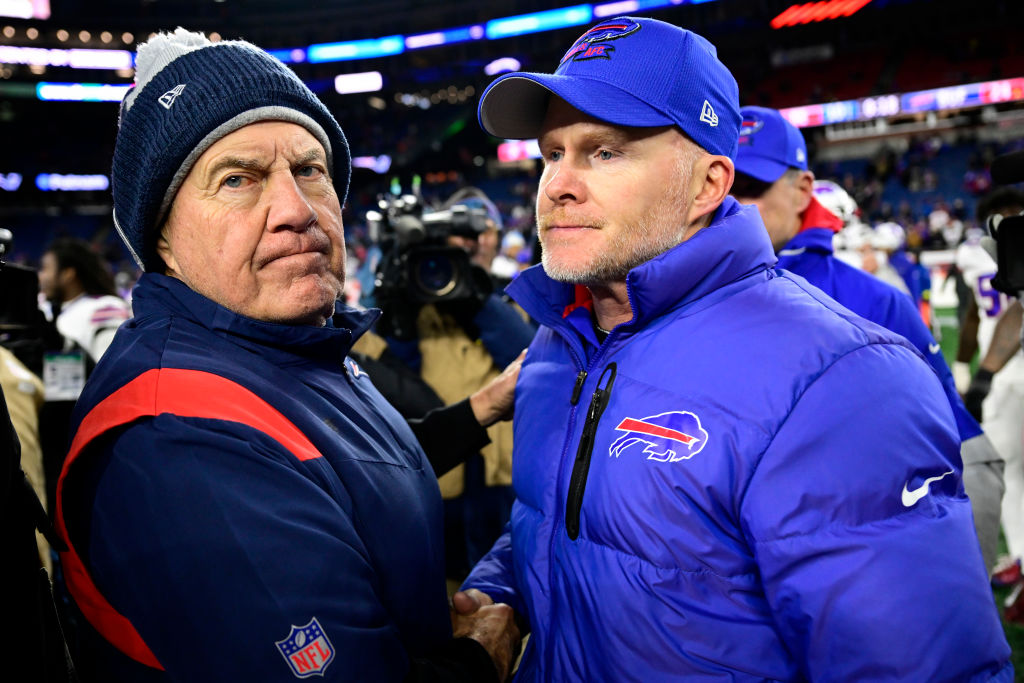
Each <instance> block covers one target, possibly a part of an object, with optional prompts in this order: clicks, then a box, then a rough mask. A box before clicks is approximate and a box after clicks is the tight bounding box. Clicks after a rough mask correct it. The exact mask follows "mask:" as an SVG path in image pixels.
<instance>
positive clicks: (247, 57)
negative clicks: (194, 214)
mask: <svg viewBox="0 0 1024 683" xmlns="http://www.w3.org/2000/svg"><path fill="white" fill-rule="evenodd" d="M258 121H289V122H291V123H296V124H298V125H300V126H302V127H304V128H306V129H307V130H308V131H309V132H310V133H311V134H312V135H313V136H314V137H316V139H317V140H318V141H319V142H320V144H322V145H323V147H324V151H325V152H326V153H327V163H328V167H329V171H330V173H331V178H332V179H333V182H334V187H335V190H336V191H337V193H338V199H339V201H340V202H341V203H342V204H344V202H345V197H346V195H347V193H348V183H349V178H350V175H351V159H350V156H349V149H348V142H347V140H346V139H345V134H344V133H343V132H342V130H341V127H340V126H339V125H338V122H337V121H335V119H334V117H333V116H331V113H330V112H329V111H328V110H327V108H326V107H325V106H324V105H323V103H322V102H320V100H319V99H317V97H316V96H315V95H314V94H313V93H312V92H311V91H310V90H309V88H307V87H306V85H305V84H304V83H303V82H302V81H301V80H299V78H298V76H296V75H295V73H294V72H292V71H291V70H290V69H289V68H288V67H286V66H285V65H284V64H282V63H281V62H280V61H279V60H277V59H275V58H274V57H271V56H270V55H269V54H267V53H266V52H264V51H263V50H261V49H259V48H258V47H256V46H255V45H252V44H251V43H247V42H244V41H225V42H220V43H212V42H210V41H209V40H208V39H207V38H206V36H204V35H202V34H201V33H193V32H190V31H186V30H185V29H182V28H178V29H177V30H175V31H174V32H173V33H162V34H159V35H157V36H155V37H153V38H152V39H151V40H149V41H148V42H146V43H144V44H142V45H140V46H139V51H138V56H137V60H136V76H135V87H134V88H132V89H131V90H130V91H129V92H128V94H127V95H126V96H125V98H124V100H123V101H122V103H121V115H120V120H119V122H118V132H117V142H116V144H115V147H114V162H113V170H112V173H111V177H112V190H113V195H114V225H115V226H116V227H117V230H118V232H119V233H120V235H121V238H122V239H123V240H124V242H125V244H126V245H127V246H128V249H129V250H130V251H131V252H132V256H133V257H134V258H135V260H136V261H137V262H138V264H139V266H140V267H141V268H142V269H143V270H161V269H162V268H163V265H162V261H161V260H160V257H159V256H158V255H157V253H156V241H157V237H158V235H159V230H160V227H161V224H162V223H163V221H164V219H165V218H166V216H167V212H168V211H169V209H170V206H171V203H172V202H173V201H174V196H175V195H176V194H177V192H178V189H179V188H180V187H181V183H182V182H183V181H184V179H185V177H186V176H187V175H188V173H189V171H190V170H191V169H192V166H193V165H194V164H195V162H196V160H197V159H198V158H199V157H200V156H201V155H202V154H203V152H205V151H206V150H207V149H209V147H210V146H211V145H212V144H214V143H215V142H216V141H217V140H220V139H221V138H223V137H224V136H225V135H228V134H229V133H232V132H234V131H236V130H238V129H239V128H241V127H242V126H245V125H248V124H250V123H256V122H258Z"/></svg>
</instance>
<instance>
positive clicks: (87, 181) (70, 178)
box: [36, 173, 110, 192]
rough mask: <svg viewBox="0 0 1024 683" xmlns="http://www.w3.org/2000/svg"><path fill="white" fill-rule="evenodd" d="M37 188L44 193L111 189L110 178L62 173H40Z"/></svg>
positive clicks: (37, 177)
mask: <svg viewBox="0 0 1024 683" xmlns="http://www.w3.org/2000/svg"><path fill="white" fill-rule="evenodd" d="M36 187H38V188H39V189H40V190H42V191H43V192H54V191H61V192H82V191H89V190H106V189H108V188H109V187H110V178H108V177H107V176H105V175H100V174H96V175H76V174H67V175H62V174H60V173H40V174H39V175H37V176H36Z"/></svg>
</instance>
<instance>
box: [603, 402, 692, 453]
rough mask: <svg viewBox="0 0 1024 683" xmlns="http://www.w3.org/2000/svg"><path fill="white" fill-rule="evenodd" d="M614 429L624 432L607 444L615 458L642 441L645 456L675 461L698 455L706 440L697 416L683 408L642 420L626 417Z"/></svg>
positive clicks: (639, 444) (609, 451)
mask: <svg viewBox="0 0 1024 683" xmlns="http://www.w3.org/2000/svg"><path fill="white" fill-rule="evenodd" d="M615 429H616V430H617V431H620V432H625V433H624V434H623V435H622V436H620V437H619V438H617V439H616V440H615V441H614V442H612V445H611V446H609V447H608V455H609V456H614V457H616V458H617V457H619V456H620V455H622V453H623V452H624V451H627V450H630V449H632V448H634V447H640V446H641V445H642V446H643V452H644V453H646V454H647V459H648V460H657V461H658V462H678V461H679V460H689V459H690V458H692V457H693V456H695V455H697V454H698V453H700V452H701V451H702V450H703V449H704V446H705V445H706V444H707V442H708V433H707V432H706V431H705V430H704V428H703V427H701V426H700V418H699V417H697V416H696V415H694V414H693V413H690V412H687V411H685V410H682V411H680V410H674V411H672V412H668V413H661V414H660V415H652V416H651V417H645V418H643V419H641V420H638V419H636V418H633V417H627V418H625V419H623V420H622V422H620V423H619V425H618V426H617V427H616V428H615Z"/></svg>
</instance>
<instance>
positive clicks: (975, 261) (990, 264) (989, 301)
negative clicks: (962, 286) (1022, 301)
mask: <svg viewBox="0 0 1024 683" xmlns="http://www.w3.org/2000/svg"><path fill="white" fill-rule="evenodd" d="M956 266H957V268H959V269H960V272H961V273H963V277H964V282H966V283H967V286H968V287H970V288H971V292H973V293H974V301H975V302H976V303H977V304H978V316H979V317H980V321H979V323H978V349H979V351H980V354H981V355H980V357H982V358H983V357H984V356H985V353H986V352H987V351H988V347H989V345H990V344H991V343H992V333H993V332H994V331H995V327H996V322H997V321H998V320H999V316H1001V315H1002V314H1003V311H1005V310H1006V307H1007V306H1008V305H1009V304H1010V302H1011V301H1012V300H1013V299H1011V298H1010V297H1008V296H1007V295H1006V294H1003V293H1002V292H1000V291H998V290H996V289H993V288H992V278H993V277H995V274H996V262H995V261H993V260H992V257H991V256H990V255H989V253H988V252H987V251H985V249H984V248H983V247H982V246H981V245H980V244H979V243H978V242H977V241H976V240H968V241H966V242H964V243H963V244H961V245H960V246H959V247H957V250H956Z"/></svg>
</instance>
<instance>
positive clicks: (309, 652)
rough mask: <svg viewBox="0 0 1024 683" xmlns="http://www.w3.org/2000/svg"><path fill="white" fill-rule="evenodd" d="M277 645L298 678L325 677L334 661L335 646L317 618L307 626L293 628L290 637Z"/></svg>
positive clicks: (311, 620)
mask: <svg viewBox="0 0 1024 683" xmlns="http://www.w3.org/2000/svg"><path fill="white" fill-rule="evenodd" d="M276 645H277V649H278V650H280V651H281V656H283V657H284V659H285V661H286V662H288V666H290V667H291V669H292V673H293V674H295V675H296V676H297V677H298V678H307V677H309V676H323V674H324V670H325V669H327V665H328V664H330V663H331V662H332V661H334V646H332V645H331V641H329V640H328V639H327V634H325V633H324V630H323V629H322V628H321V627H320V622H319V621H317V620H316V617H313V618H312V619H310V620H309V623H308V624H306V625H305V626H292V630H291V632H290V633H289V634H288V637H287V638H285V639H284V640H279V641H277V642H276Z"/></svg>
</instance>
